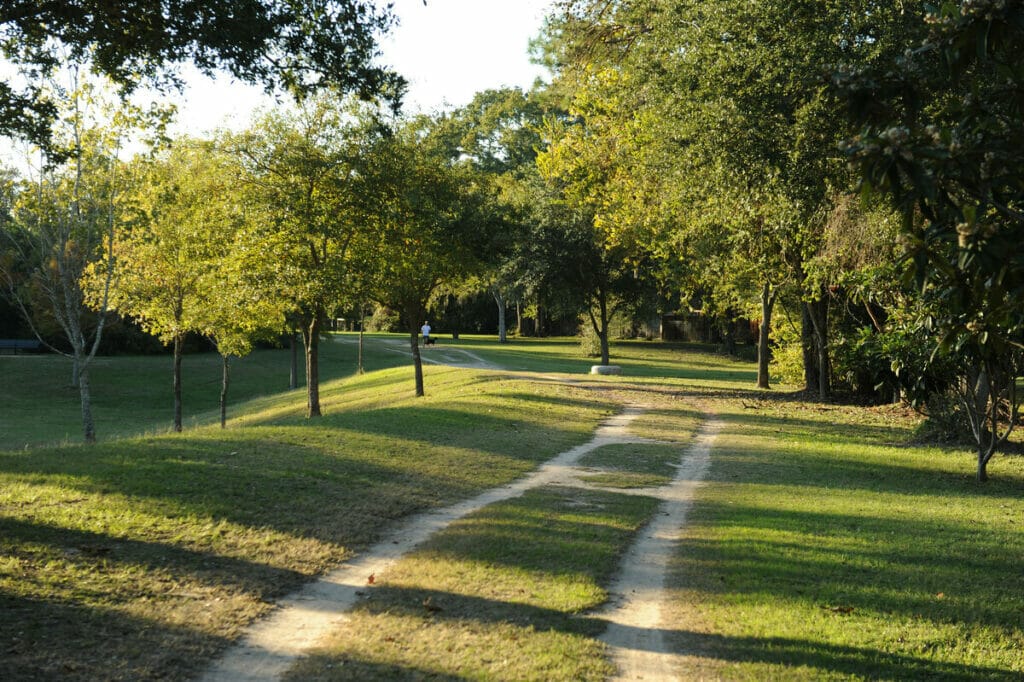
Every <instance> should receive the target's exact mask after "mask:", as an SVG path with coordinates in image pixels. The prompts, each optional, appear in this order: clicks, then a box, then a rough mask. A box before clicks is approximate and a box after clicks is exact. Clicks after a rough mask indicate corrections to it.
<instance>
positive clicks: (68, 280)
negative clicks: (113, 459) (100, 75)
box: [0, 69, 148, 443]
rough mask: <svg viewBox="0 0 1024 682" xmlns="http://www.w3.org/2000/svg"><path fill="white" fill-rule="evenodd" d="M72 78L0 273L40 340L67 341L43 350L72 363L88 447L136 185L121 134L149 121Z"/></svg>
mask: <svg viewBox="0 0 1024 682" xmlns="http://www.w3.org/2000/svg"><path fill="white" fill-rule="evenodd" d="M71 77H72V78H71V82H70V84H69V86H68V87H66V88H60V87H55V86H54V90H55V91H57V92H62V93H65V96H66V99H65V100H63V101H62V103H61V104H62V106H63V111H62V115H63V117H64V121H63V125H62V126H61V127H60V128H59V129H58V130H57V131H56V135H55V137H53V138H52V139H51V147H52V148H55V149H57V151H55V152H54V155H53V156H50V155H44V159H45V163H44V164H43V166H42V168H41V170H40V171H39V175H38V176H37V177H36V178H35V180H34V181H33V182H31V183H28V182H26V183H23V184H22V186H21V191H20V193H19V195H18V200H17V205H16V208H15V222H16V225H17V229H18V230H19V231H20V235H21V236H20V237H19V238H17V239H15V240H14V241H12V242H11V245H12V246H14V247H15V248H14V253H13V254H12V255H13V256H14V257H13V259H7V260H6V261H5V263H4V264H3V265H2V266H0V274H2V276H3V279H4V282H5V284H6V287H5V288H6V291H7V294H8V296H9V297H10V298H11V299H12V300H14V301H15V302H16V303H17V306H18V307H19V309H20V310H21V312H22V314H23V316H24V318H25V319H26V320H27V321H28V323H29V324H30V326H31V327H32V329H33V332H34V333H35V334H36V336H37V337H38V338H39V339H40V341H44V342H45V341H46V339H50V338H52V335H50V334H47V333H45V331H46V329H47V328H52V329H54V330H59V331H58V333H59V334H60V335H61V336H63V338H64V340H65V341H66V343H67V345H66V346H63V344H57V346H55V345H54V344H51V343H47V345H48V346H49V347H50V349H51V350H53V351H55V352H59V353H61V354H63V355H66V356H67V357H69V358H71V360H72V372H71V377H72V378H71V383H72V385H73V386H75V387H77V388H78V390H79V397H80V402H81V410H82V432H83V437H84V439H85V441H86V442H87V443H91V442H94V441H95V440H96V430H95V424H94V420H93V415H92V398H91V390H90V388H91V386H90V371H89V370H90V366H91V364H92V361H93V359H94V358H95V356H96V353H97V351H98V350H99V347H100V342H101V340H102V337H103V331H104V328H105V325H106V320H107V310H108V292H109V288H110V284H111V282H112V278H113V276H114V268H115V263H114V259H113V258H112V255H111V253H112V252H111V245H112V243H113V240H114V238H115V235H116V233H117V231H118V230H119V229H121V227H122V226H123V224H124V223H125V221H126V220H127V215H126V209H125V202H126V199H125V198H126V196H128V195H129V194H130V190H131V186H132V183H133V179H132V178H131V177H130V171H129V169H128V167H127V166H126V165H125V164H124V163H123V162H121V161H120V160H119V159H118V153H119V151H120V149H121V148H122V144H123V142H124V140H125V138H126V136H128V135H129V134H130V133H131V132H132V131H134V130H138V129H140V128H143V127H146V126H147V125H148V121H147V120H146V117H145V116H143V115H142V114H141V112H139V111H138V110H137V109H134V108H133V107H130V106H127V105H124V104H121V105H115V104H113V103H112V102H110V101H105V98H104V95H105V92H104V89H103V88H102V87H99V86H98V85H97V84H95V83H92V82H88V81H85V80H79V78H78V71H77V70H75V69H72V70H71ZM19 268H20V270H21V272H20V275H21V276H19V273H18V269H19ZM87 272H92V273H93V277H94V278H95V281H94V284H93V286H94V291H93V292H92V294H93V300H92V301H91V303H90V301H89V300H88V294H87V292H86V291H85V290H84V289H83V285H82V278H83V277H84V276H85V274H86V273H87ZM58 346H60V347H58Z"/></svg>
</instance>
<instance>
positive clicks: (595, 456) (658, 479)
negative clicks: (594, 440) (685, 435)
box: [579, 443, 683, 488]
mask: <svg viewBox="0 0 1024 682" xmlns="http://www.w3.org/2000/svg"><path fill="white" fill-rule="evenodd" d="M682 453H683V449H682V448H681V447H679V446H678V445H674V444H673V445H668V444H661V443H629V444H616V445H605V446H602V447H600V448H597V449H596V450H592V451H590V452H588V453H587V454H585V455H584V456H583V457H582V458H580V461H579V465H580V466H581V467H584V468H585V469H587V470H588V472H587V473H585V474H583V475H582V476H581V478H582V479H583V480H584V481H586V482H587V483H590V484H592V485H596V486H604V487H607V488H649V487H654V486H662V485H668V484H669V483H671V482H672V479H673V478H674V477H675V475H676V466H677V465H678V464H679V460H680V456H681V455H682Z"/></svg>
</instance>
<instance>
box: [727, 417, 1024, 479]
mask: <svg viewBox="0 0 1024 682" xmlns="http://www.w3.org/2000/svg"><path fill="white" fill-rule="evenodd" d="M725 421H726V425H725V426H724V427H723V428H722V430H721V431H720V432H719V437H718V442H717V443H716V447H715V454H714V460H715V462H716V465H715V466H713V467H712V468H711V471H710V472H709V474H708V476H707V480H709V481H718V482H737V481H742V482H743V483H747V484H758V485H769V486H774V485H784V486H793V485H798V486H802V487H813V488H829V489H836V490H864V491H866V492H871V493H894V494H900V495H907V496H911V497H917V496H926V497H927V496H935V495H951V494H953V495H965V496H970V497H989V498H993V499H997V498H1000V497H1006V496H1010V497H1014V496H1016V497H1019V496H1020V495H1021V493H1022V492H1024V479H1022V478H1021V477H1020V476H1013V475H1009V476H1003V477H1001V478H998V479H993V480H991V481H989V482H988V483H986V484H985V485H984V486H980V485H978V484H977V482H976V480H975V477H974V469H973V467H972V464H973V460H972V459H971V456H970V454H969V453H955V452H954V453H949V454H950V455H956V454H963V462H964V466H963V467H962V468H961V470H959V471H956V470H950V469H948V468H945V469H944V468H942V467H938V466H934V465H930V464H929V462H928V461H927V460H926V459H925V458H926V457H931V456H933V455H932V453H933V452H934V450H932V449H928V450H927V451H925V452H924V453H922V452H915V451H914V450H913V449H912V448H905V447H904V446H903V444H902V442H900V441H901V439H905V437H906V435H907V433H906V431H905V430H904V429H901V428H899V427H887V426H882V425H863V424H835V423H832V422H818V421H813V420H805V419H799V418H797V419H793V418H788V417H769V416H766V415H758V416H751V417H746V416H744V415H729V416H728V417H726V420H725ZM775 443H778V445H777V446H776V445H775ZM943 454H945V453H943ZM823 464H824V465H823Z"/></svg>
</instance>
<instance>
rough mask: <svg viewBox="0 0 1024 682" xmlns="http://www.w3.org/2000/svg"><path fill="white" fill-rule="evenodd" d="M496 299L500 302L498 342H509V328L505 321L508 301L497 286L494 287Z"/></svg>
mask: <svg viewBox="0 0 1024 682" xmlns="http://www.w3.org/2000/svg"><path fill="white" fill-rule="evenodd" d="M494 300H495V302H496V303H497V304H498V343H507V342H508V329H507V326H506V322H505V309H506V308H507V303H506V301H505V297H504V296H503V295H502V293H501V291H500V290H499V289H497V288H495V289H494Z"/></svg>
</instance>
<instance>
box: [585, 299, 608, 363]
mask: <svg viewBox="0 0 1024 682" xmlns="http://www.w3.org/2000/svg"><path fill="white" fill-rule="evenodd" d="M598 309H599V310H600V313H601V320H600V322H598V319H597V317H596V316H595V315H594V310H593V308H591V309H590V310H589V311H588V312H589V313H590V323H591V324H592V325H593V327H594V333H595V334H597V338H598V340H599V341H600V342H601V364H602V365H607V364H608V363H609V362H610V361H611V354H610V353H609V352H608V318H609V315H608V299H607V297H606V296H605V294H604V291H601V292H600V293H599V294H598Z"/></svg>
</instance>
